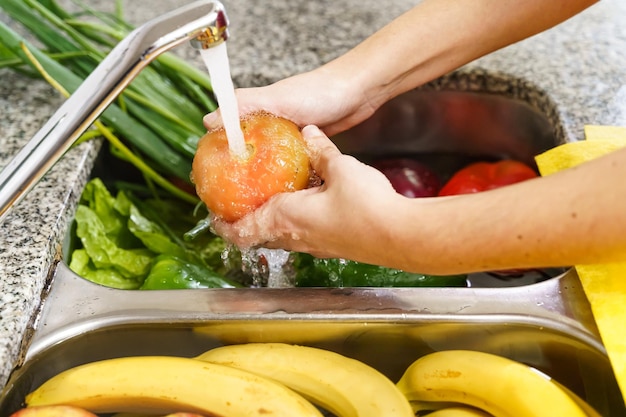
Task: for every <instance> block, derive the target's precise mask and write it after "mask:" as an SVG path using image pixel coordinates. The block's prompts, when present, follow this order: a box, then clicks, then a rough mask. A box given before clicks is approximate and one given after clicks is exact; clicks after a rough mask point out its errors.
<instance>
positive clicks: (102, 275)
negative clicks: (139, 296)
mask: <svg viewBox="0 0 626 417" xmlns="http://www.w3.org/2000/svg"><path fill="white" fill-rule="evenodd" d="M191 212H192V208H191V207H189V206H185V205H183V204H181V202H180V201H179V200H172V199H170V200H168V199H158V200H153V199H145V200H139V199H137V198H135V197H134V196H133V194H132V193H130V192H125V191H119V192H118V193H117V195H116V196H115V197H114V196H113V195H112V194H111V193H110V192H109V190H108V189H107V187H106V186H105V185H104V183H103V182H102V180H101V179H99V178H96V179H93V180H91V181H90V182H89V183H87V185H86V186H85V189H84V190H83V194H82V195H81V201H80V204H79V205H78V208H77V210H76V215H75V222H76V236H77V238H78V245H77V247H76V248H74V250H73V251H72V253H71V259H70V263H69V267H70V269H72V270H73V271H74V272H76V273H77V274H78V275H80V276H82V277H83V278H85V279H87V280H90V281H92V282H95V283H98V284H101V285H104V286H107V287H113V288H119V289H140V288H142V289H151V288H157V287H158V288H159V289H165V288H166V287H167V285H171V287H170V288H171V289H176V288H207V287H233V286H236V283H234V282H233V281H232V280H230V279H228V278H226V273H227V271H226V270H225V269H224V266H223V263H222V261H221V253H222V251H223V250H224V248H225V247H226V244H225V242H224V241H223V240H222V239H221V238H219V237H217V236H215V235H213V234H211V233H205V234H203V235H202V236H200V237H198V238H197V239H194V241H193V242H187V241H185V240H184V239H183V235H184V233H185V232H186V231H188V230H190V229H191V228H192V227H193V226H194V225H195V223H196V222H197V219H196V218H195V217H193V216H191V215H190V214H189V213H191ZM166 272H167V273H169V274H170V276H169V277H168V279H164V278H163V274H165V273H166Z"/></svg>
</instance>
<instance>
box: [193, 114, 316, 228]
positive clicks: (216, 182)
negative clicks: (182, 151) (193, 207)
mask: <svg viewBox="0 0 626 417" xmlns="http://www.w3.org/2000/svg"><path fill="white" fill-rule="evenodd" d="M241 129H242V131H243V134H244V139H245V142H246V149H247V151H248V154H247V155H245V156H244V157H243V158H242V157H239V156H237V155H232V154H231V152H230V150H229V147H228V139H227V137H226V132H225V131H224V129H223V128H222V129H218V130H213V131H210V132H208V133H207V134H206V135H204V136H203V137H202V138H201V139H200V142H199V143H198V149H197V151H196V155H195V157H194V159H193V167H192V178H193V182H194V184H195V185H196V192H197V193H198V196H199V197H200V199H201V200H202V201H203V202H204V203H205V204H206V206H207V208H208V209H209V210H210V211H211V212H212V213H213V214H215V215H216V216H218V217H220V218H221V219H222V220H225V221H227V222H233V221H235V220H238V219H240V218H241V217H243V216H244V215H246V214H248V213H250V212H252V211H253V210H255V209H256V208H258V207H259V206H261V205H262V204H263V203H265V202H266V201H267V200H268V199H269V198H270V197H272V196H273V195H274V194H277V193H279V192H288V191H296V190H301V189H303V188H306V187H307V186H308V181H309V156H308V152H307V148H306V143H305V142H304V139H303V138H302V134H301V133H300V130H299V129H298V126H297V125H296V124H294V123H292V122H290V121H289V120H286V119H283V118H281V117H277V116H274V115H272V114H269V113H264V112H259V113H252V114H248V115H246V116H244V117H243V118H242V119H241Z"/></svg>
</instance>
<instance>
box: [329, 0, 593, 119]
mask: <svg viewBox="0 0 626 417" xmlns="http://www.w3.org/2000/svg"><path fill="white" fill-rule="evenodd" d="M595 2H596V0H562V1H544V0H523V1H515V0H472V1H466V0H425V1H423V2H422V3H420V4H419V5H417V6H416V7H414V8H413V9H411V10H409V11H408V12H406V13H405V14H403V15H402V16H400V17H398V18H397V19H396V20H394V21H393V22H391V23H390V24H388V25H387V26H385V27H384V28H382V29H381V30H380V31H378V32H377V33H375V34H374V35H372V36H371V37H370V38H368V39H366V40H365V41H364V42H363V43H361V44H360V45H358V46H357V47H356V48H354V49H353V50H351V51H349V52H348V53H347V54H345V55H344V56H342V57H340V58H338V59H336V60H335V61H333V62H331V63H329V64H328V68H329V69H330V71H331V72H335V73H337V74H339V75H340V76H341V74H343V75H344V76H346V77H349V78H347V79H352V80H354V82H353V84H354V85H355V88H358V89H359V90H360V91H364V90H365V94H366V96H367V99H368V101H369V102H371V103H372V104H373V106H374V107H377V106H379V105H380V104H382V103H383V102H385V101H387V100H389V99H391V98H393V97H395V96H396V95H398V94H401V93H402V92H405V91H407V90H409V89H411V88H414V87H415V86H419V85H421V84H423V83H426V82H428V81H430V80H432V79H434V78H436V77H438V76H440V75H442V74H445V73H447V72H449V71H451V70H453V69H456V68H458V67H460V66H462V65H464V64H466V63H468V62H470V61H472V60H474V59H476V58H479V57H481V56H483V55H485V54H488V53H490V52H492V51H495V50H497V49H499V48H502V47H504V46H506V45H509V44H512V43H514V42H517V41H519V40H522V39H524V38H527V37H529V36H531V35H534V34H536V33H539V32H541V31H543V30H546V29H548V28H550V27H552V26H554V25H556V24H558V23H560V22H562V21H564V20H566V19H568V18H569V17H571V16H573V15H575V14H576V13H578V12H580V11H581V10H583V9H585V8H586V7H588V6H590V5H591V4H593V3H595Z"/></svg>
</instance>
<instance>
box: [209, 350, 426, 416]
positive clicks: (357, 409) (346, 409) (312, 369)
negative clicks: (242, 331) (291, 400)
mask: <svg viewBox="0 0 626 417" xmlns="http://www.w3.org/2000/svg"><path fill="white" fill-rule="evenodd" d="M197 359H200V360H203V361H208V362H210V363H215V364H222V365H228V366H232V367H235V368H238V369H242V370H245V371H248V372H251V373H254V374H256V375H260V376H262V377H265V378H269V379H272V380H274V381H277V382H279V383H281V384H284V385H286V386H287V387H289V388H291V389H293V390H294V391H296V392H298V393H300V394H301V395H302V396H303V397H305V398H307V399H309V400H310V401H311V402H313V403H314V404H317V405H319V406H321V407H323V408H324V409H326V410H328V411H330V412H332V413H333V414H335V415H336V416H339V417H383V416H384V417H413V416H414V415H415V414H414V413H413V410H412V409H411V406H410V404H409V402H408V401H407V399H406V398H405V397H404V396H403V395H402V393H401V392H400V390H399V389H398V388H397V387H396V386H395V384H394V383H393V382H392V381H391V380H390V379H389V378H387V377H386V376H385V375H383V374H382V373H380V372H379V371H377V370H376V369H374V368H372V367H371V366H369V365H367V364H365V363H363V362H361V361H358V360H355V359H352V358H348V357H346V356H343V355H340V354H338V353H335V352H332V351H329V350H324V349H318V348H313V347H307V346H298V345H289V344H284V343H249V344H242V345H230V346H224V347H219V348H216V349H212V350H209V351H207V352H205V353H203V354H202V355H200V356H198V357H197Z"/></svg>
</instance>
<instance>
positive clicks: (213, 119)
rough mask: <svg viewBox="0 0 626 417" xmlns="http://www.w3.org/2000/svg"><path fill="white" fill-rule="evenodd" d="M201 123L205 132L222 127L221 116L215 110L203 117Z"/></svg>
mask: <svg viewBox="0 0 626 417" xmlns="http://www.w3.org/2000/svg"><path fill="white" fill-rule="evenodd" d="M202 123H204V127H205V128H206V130H207V131H211V130H215V129H219V128H220V127H222V114H221V113H220V110H219V109H217V110H215V111H214V112H212V113H209V114H207V115H205V116H204V118H203V119H202Z"/></svg>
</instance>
